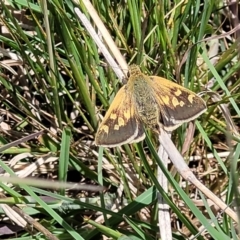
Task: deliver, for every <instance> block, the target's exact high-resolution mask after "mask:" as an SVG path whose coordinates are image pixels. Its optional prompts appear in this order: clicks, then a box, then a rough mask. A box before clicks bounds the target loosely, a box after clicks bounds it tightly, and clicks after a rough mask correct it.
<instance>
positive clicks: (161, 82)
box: [150, 76, 206, 131]
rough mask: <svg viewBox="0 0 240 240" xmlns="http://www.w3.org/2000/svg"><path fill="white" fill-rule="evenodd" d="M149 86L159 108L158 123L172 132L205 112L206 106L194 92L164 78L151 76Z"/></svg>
mask: <svg viewBox="0 0 240 240" xmlns="http://www.w3.org/2000/svg"><path fill="white" fill-rule="evenodd" d="M150 85H151V86H152V88H153V93H154V95H155V96H154V97H155V99H156V101H157V105H158V106H159V112H160V118H159V119H160V123H161V124H162V125H163V127H164V129H166V130H169V131H172V130H174V129H176V128H177V127H179V126H180V125H182V124H183V123H184V122H189V121H191V120H193V119H195V118H197V117H198V116H199V115H201V114H202V113H203V112H205V111H206V104H205V102H204V101H203V99H202V98H201V97H199V96H198V95H197V94H195V93H194V92H192V91H190V90H188V89H186V88H184V87H182V86H180V85H178V84H176V83H174V82H171V81H169V80H167V79H165V78H161V77H157V76H151V77H150Z"/></svg>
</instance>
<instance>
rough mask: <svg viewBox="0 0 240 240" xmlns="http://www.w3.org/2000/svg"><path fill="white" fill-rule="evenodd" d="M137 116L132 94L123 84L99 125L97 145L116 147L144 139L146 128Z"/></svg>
mask: <svg viewBox="0 0 240 240" xmlns="http://www.w3.org/2000/svg"><path fill="white" fill-rule="evenodd" d="M137 116H138V115H137V113H136V110H135V105H134V103H133V99H132V96H131V94H130V93H129V92H128V90H127V88H126V86H123V87H122V88H121V89H120V90H119V91H118V93H117V95H116V96H115V98H114V100H113V102H112V104H111V106H110V108H109V109H108V111H107V113H106V115H105V117H104V119H103V121H102V123H101V124H100V126H99V129H98V132H97V134H96V138H95V143H96V145H99V146H108V147H115V146H120V145H122V144H126V143H133V142H139V141H141V140H143V139H144V138H145V133H144V128H143V124H142V123H141V121H140V120H139V119H138V118H137Z"/></svg>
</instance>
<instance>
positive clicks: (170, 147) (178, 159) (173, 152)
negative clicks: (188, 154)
mask: <svg viewBox="0 0 240 240" xmlns="http://www.w3.org/2000/svg"><path fill="white" fill-rule="evenodd" d="M159 140H160V144H162V145H163V147H164V149H165V150H166V152H167V153H168V155H169V158H170V160H171V161H172V163H173V164H174V166H175V167H176V169H177V171H178V172H179V173H180V174H181V176H182V177H183V178H184V179H186V180H187V181H189V182H191V183H192V184H193V185H194V186H196V187H197V188H198V189H199V190H200V191H201V192H202V193H204V194H205V195H206V196H207V197H208V198H209V199H211V200H212V201H213V202H214V203H215V204H216V205H217V206H218V207H219V208H220V209H221V210H222V211H224V212H225V213H226V214H227V215H228V216H230V217H231V218H232V219H233V220H234V221H235V222H238V221H239V220H238V217H237V214H236V213H235V212H234V211H233V210H232V209H231V208H230V207H229V206H227V205H226V204H225V203H224V202H223V201H222V200H221V199H219V198H218V197H217V196H216V195H215V194H214V193H213V192H211V191H210V190H209V189H208V188H207V187H206V186H204V185H203V184H202V183H201V182H200V181H199V180H198V179H197V178H196V176H195V175H194V174H193V173H192V171H191V170H190V169H189V167H188V165H187V164H186V163H185V161H184V159H183V157H182V155H181V154H180V153H179V152H178V150H177V149H176V147H175V145H174V144H173V142H172V141H171V139H170V138H169V136H168V134H167V133H166V132H165V131H162V132H161V135H160V138H159Z"/></svg>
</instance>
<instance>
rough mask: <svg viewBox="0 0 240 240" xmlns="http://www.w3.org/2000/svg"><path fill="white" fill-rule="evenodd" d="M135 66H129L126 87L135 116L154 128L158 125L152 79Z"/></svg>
mask: <svg viewBox="0 0 240 240" xmlns="http://www.w3.org/2000/svg"><path fill="white" fill-rule="evenodd" d="M135 67H137V66H136V65H133V66H131V67H130V70H129V72H130V77H129V79H128V83H127V89H128V91H129V92H131V93H132V98H133V102H134V105H135V106H136V117H137V118H139V119H141V121H142V122H143V123H144V124H145V125H146V126H147V127H149V128H151V129H153V130H155V129H156V128H158V125H159V108H158V105H157V102H156V99H155V97H154V93H153V89H152V86H151V81H152V80H151V79H150V77H149V76H147V75H145V74H143V73H142V72H141V71H140V70H139V68H137V69H135Z"/></svg>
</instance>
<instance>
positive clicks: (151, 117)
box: [95, 65, 206, 147]
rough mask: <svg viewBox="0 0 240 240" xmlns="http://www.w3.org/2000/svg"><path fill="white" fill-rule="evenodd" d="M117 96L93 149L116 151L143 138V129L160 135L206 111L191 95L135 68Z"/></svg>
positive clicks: (99, 130) (164, 80)
mask: <svg viewBox="0 0 240 240" xmlns="http://www.w3.org/2000/svg"><path fill="white" fill-rule="evenodd" d="M129 74H130V76H129V79H128V82H127V84H126V85H125V86H123V87H122V88H121V89H120V90H119V91H118V93H117V94H116V96H115V98H114V100H113V102H112V104H111V105H110V108H109V109H108V111H107V113H106V115H105V117H104V119H103V121H102V123H101V124H100V126H99V129H98V131H97V134H96V138H95V142H96V145H100V146H107V147H115V146H120V145H122V144H126V143H133V142H139V141H141V140H143V139H144V138H145V133H144V125H146V126H147V127H149V128H150V129H152V130H154V131H157V132H158V133H160V128H164V129H165V130H166V131H172V130H174V129H176V128H177V127H179V126H180V125H181V124H182V123H184V122H188V121H191V120H193V119H195V118H196V117H198V116H199V115H200V114H202V113H203V112H204V111H205V110H206V104H205V102H204V101H203V100H202V99H201V98H200V97H199V96H197V95H196V94H195V93H193V92H192V91H190V90H188V89H186V88H184V87H182V86H180V85H178V84H176V83H174V82H171V81H169V80H167V79H164V78H161V77H157V76H147V75H145V74H143V73H142V72H141V71H140V68H139V67H138V66H137V65H131V66H130V67H129Z"/></svg>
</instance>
